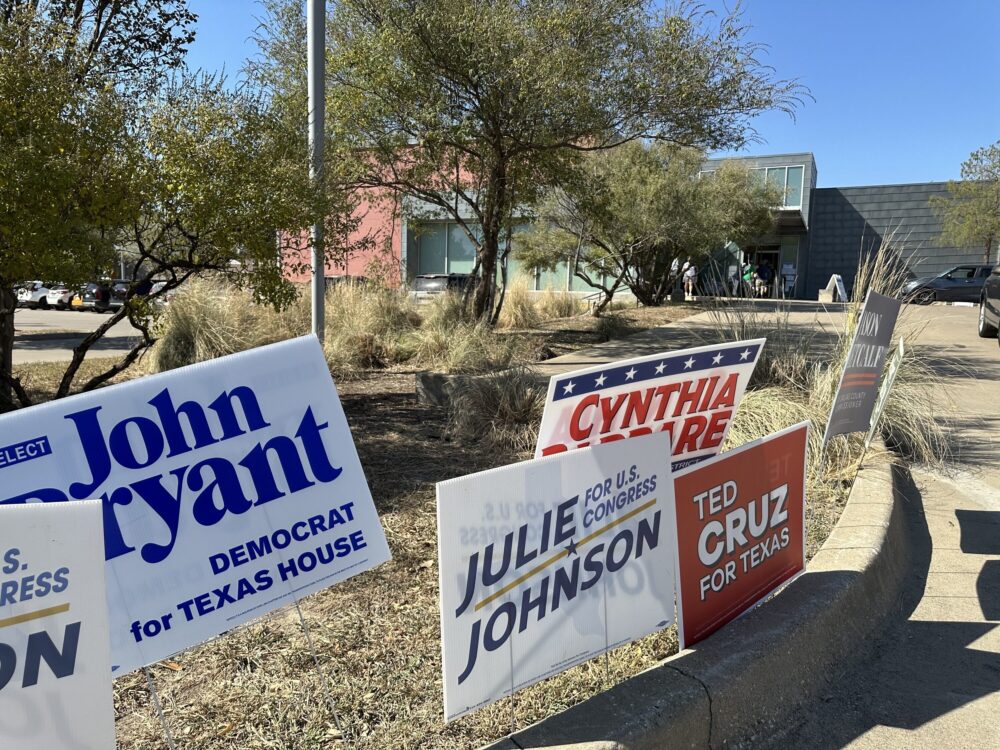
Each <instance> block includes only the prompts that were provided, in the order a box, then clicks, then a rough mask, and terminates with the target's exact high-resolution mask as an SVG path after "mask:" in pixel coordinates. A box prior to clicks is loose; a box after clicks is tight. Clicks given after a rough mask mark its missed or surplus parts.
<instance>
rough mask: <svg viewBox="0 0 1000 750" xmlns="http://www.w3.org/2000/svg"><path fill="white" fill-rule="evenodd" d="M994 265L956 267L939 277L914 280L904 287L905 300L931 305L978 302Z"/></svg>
mask: <svg viewBox="0 0 1000 750" xmlns="http://www.w3.org/2000/svg"><path fill="white" fill-rule="evenodd" d="M992 271H993V266H992V265H968V266H955V267H954V268H951V269H949V270H947V271H945V272H944V273H942V274H939V275H937V276H927V277H924V278H922V279H914V280H913V281H910V282H908V283H907V284H906V286H904V287H903V299H904V300H906V301H907V302H916V303H917V304H921V305H929V304H930V303H931V302H978V301H979V297H980V295H981V294H982V291H983V283H984V282H985V281H986V279H987V278H988V277H989V275H990V273H991V272H992Z"/></svg>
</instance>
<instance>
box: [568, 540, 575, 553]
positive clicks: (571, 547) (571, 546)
mask: <svg viewBox="0 0 1000 750" xmlns="http://www.w3.org/2000/svg"><path fill="white" fill-rule="evenodd" d="M566 552H567V553H568V554H569V555H575V554H577V551H576V540H575V539H570V540H569V544H567V545H566Z"/></svg>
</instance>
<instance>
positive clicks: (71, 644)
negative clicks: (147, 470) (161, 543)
mask: <svg viewBox="0 0 1000 750" xmlns="http://www.w3.org/2000/svg"><path fill="white" fill-rule="evenodd" d="M102 526H103V522H102V519H101V504H100V503H99V502H97V501H88V502H82V503H73V504H72V505H63V506H53V505H29V506H17V507H0V529H2V538H0V748H3V750H84V749H85V750H110V749H112V748H114V746H115V710H114V705H113V701H112V695H111V670H110V669H109V668H108V664H109V663H110V655H109V651H108V609H107V605H106V603H105V584H104V555H103V554H101V544H100V542H101V538H102Z"/></svg>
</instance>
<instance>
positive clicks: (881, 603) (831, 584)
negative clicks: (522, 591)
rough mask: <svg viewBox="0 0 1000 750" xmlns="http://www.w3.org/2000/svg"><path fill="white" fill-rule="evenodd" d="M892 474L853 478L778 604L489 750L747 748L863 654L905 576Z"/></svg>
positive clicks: (886, 470) (875, 469)
mask: <svg viewBox="0 0 1000 750" xmlns="http://www.w3.org/2000/svg"><path fill="white" fill-rule="evenodd" d="M900 470H901V469H899V468H898V467H893V466H891V465H888V464H883V465H877V466H871V467H868V468H865V469H864V470H862V471H861V472H860V473H859V475H858V478H857V481H856V483H855V485H854V488H853V491H852V493H851V496H850V498H849V499H848V502H847V505H846V506H845V508H844V512H843V514H842V515H841V517H840V521H839V522H838V523H837V526H836V528H835V529H834V531H833V533H832V534H831V535H830V537H829V538H828V539H827V541H826V543H825V544H824V545H823V547H822V548H821V549H820V551H819V552H818V553H817V554H816V556H815V557H813V559H812V560H811V561H810V563H809V566H808V569H807V571H806V573H805V574H803V575H802V576H800V577H799V578H798V579H796V580H795V581H793V582H792V583H791V584H790V585H789V586H788V587H787V588H785V590H784V591H782V592H781V594H780V595H779V596H776V597H774V598H773V599H771V600H770V601H769V602H767V603H766V604H765V605H763V606H761V607H758V608H757V609H756V610H755V611H753V612H752V613H750V614H749V615H747V616H746V617H743V618H742V619H740V620H739V621H737V622H734V623H732V624H730V625H728V626H727V627H725V628H723V629H722V630H720V631H718V632H717V633H715V634H714V635H712V636H711V637H710V638H708V639H707V640H705V641H703V642H701V643H699V644H698V646H697V647H696V648H694V649H688V650H686V651H683V652H681V653H679V654H677V655H676V656H673V657H671V658H670V659H667V660H666V661H664V662H662V663H661V664H659V665H657V666H656V667H653V668H652V669H649V670H647V671H646V672H643V673H641V674H639V675H637V676H635V677H633V678H632V679H630V680H628V681H626V682H623V683H622V684H620V685H617V686H615V687H614V688H612V689H610V690H608V691H606V692H604V693H601V694H599V695H596V696H594V697H593V698H590V699H589V700H587V701H585V702H583V703H581V704H579V705H577V706H574V707H573V708H570V709H568V710H566V711H563V712H562V713H559V714H556V715H555V716H551V717H549V718H548V719H545V720H544V721H541V722H539V723H537V724H534V725H532V726H530V727H528V728H526V729H524V730H522V731H520V732H518V733H516V734H514V735H513V736H512V737H511V738H508V739H504V740H501V741H500V742H497V743H494V744H493V745H490V746H489V748H488V750H515V749H516V748H521V749H524V748H575V749H576V750H626V749H627V750H646V749H647V748H648V750H654V748H656V749H659V748H720V747H739V746H741V745H744V744H749V743H751V742H752V741H753V739H754V738H755V737H759V736H762V735H769V734H771V732H772V730H773V729H774V728H775V727H777V726H778V724H779V723H780V722H781V721H782V720H783V719H784V718H785V717H786V716H787V715H788V713H789V712H790V711H791V710H792V709H794V708H795V707H796V706H797V705H798V704H799V703H801V702H802V701H803V700H805V699H807V698H809V697H810V696H812V695H814V694H816V693H817V692H819V691H822V690H823V689H824V688H826V687H827V686H828V685H829V684H830V683H832V682H833V681H834V679H835V678H836V677H837V676H838V675H839V674H840V673H842V672H843V671H844V670H845V669H846V668H847V667H849V666H850V665H851V664H852V663H853V662H854V661H855V660H856V658H857V657H858V656H860V655H861V654H863V653H864V647H863V644H864V642H865V641H866V639H867V638H868V637H869V636H870V635H871V634H872V633H873V632H875V631H877V630H878V629H879V628H880V626H881V625H882V622H883V621H884V619H885V617H886V616H887V615H888V614H889V613H890V612H891V611H893V609H894V608H895V607H896V606H897V605H898V601H899V595H900V590H901V583H902V580H903V576H904V573H905V567H906V549H907V548H906V540H905V529H904V520H903V518H902V508H901V505H902V501H901V500H897V499H896V495H897V494H898V493H897V491H896V486H897V482H898V478H897V476H896V473H897V472H898V471H900Z"/></svg>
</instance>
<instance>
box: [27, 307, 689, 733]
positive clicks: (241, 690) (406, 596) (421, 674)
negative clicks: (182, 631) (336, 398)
mask: <svg viewBox="0 0 1000 750" xmlns="http://www.w3.org/2000/svg"><path fill="white" fill-rule="evenodd" d="M440 305H441V307H440V308H432V309H428V310H426V317H425V319H424V320H423V321H422V322H421V323H420V326H419V327H424V326H428V327H433V328H439V329H442V330H447V329H448V326H449V325H451V324H454V323H456V322H457V323H458V324H459V325H462V324H463V319H462V317H461V315H460V314H458V313H456V312H455V310H454V307H453V305H452V302H450V301H446V300H442V301H441V302H440ZM697 311H698V309H697V308H694V307H689V308H680V307H678V308H663V309H655V310H633V311H628V312H627V313H622V315H623V316H626V317H627V318H628V319H629V320H630V321H632V322H633V324H634V325H636V327H647V326H650V325H656V324H662V323H665V322H669V321H671V320H675V319H677V318H679V317H683V315H686V314H691V313H693V312H697ZM287 315H289V316H290V320H289V321H285V322H281V321H279V323H280V325H281V326H282V329H279V330H291V331H295V332H298V331H300V330H302V326H304V325H305V324H304V321H305V320H306V319H307V318H306V316H305V315H304V314H303V310H302V309H301V308H296V309H294V310H293V311H290V312H289V313H287ZM428 319H429V320H430V321H431V322H428ZM543 325H546V326H548V327H547V329H546V330H545V331H539V332H534V333H532V334H531V335H530V336H528V335H521V334H509V333H505V334H501V335H499V336H497V338H499V339H504V338H513V339H516V340H520V341H527V342H529V343H530V344H531V346H535V345H536V342H537V340H538V339H539V338H544V340H546V341H550V342H554V341H557V340H558V342H559V343H558V345H559V346H560V347H573V346H585V345H588V344H591V343H593V342H594V341H595V340H596V338H595V333H594V325H595V321H594V320H593V319H592V318H589V317H586V316H581V317H579V318H573V319H570V320H565V321H559V322H556V323H551V324H543ZM369 330H371V329H369ZM413 330H415V329H413ZM411 332H412V331H411ZM202 346H203V347H204V348H203V349H202V351H203V352H205V353H207V352H209V351H211V350H210V349H208V347H207V344H202ZM530 350H531V347H530V346H528V347H527V348H526V349H525V351H524V352H521V353H520V354H519V355H518V356H527V352H528V351H530ZM411 356H414V357H415V356H416V355H411ZM86 366H88V367H95V369H96V368H98V367H100V366H101V363H98V362H94V363H88V365H86ZM20 372H21V374H27V375H28V376H29V378H30V379H31V382H32V383H33V384H34V387H35V391H36V393H38V394H39V395H40V397H41V398H44V397H45V395H44V394H45V393H51V390H52V389H54V386H55V383H54V378H55V377H56V376H57V375H59V374H61V366H58V365H54V366H38V365H35V366H31V367H26V368H22V369H21V371H20ZM515 372H517V371H515ZM141 374H142V373H141V372H140V371H136V372H135V373H134V375H136V376H138V375H141ZM516 378H517V376H516V375H510V376H506V377H504V376H499V377H498V378H497V379H498V380H500V381H506V384H505V386H504V387H503V388H500V389H499V398H498V399H497V400H495V401H490V400H489V399H491V398H492V395H491V394H489V393H484V394H480V395H479V396H478V398H479V399H480V401H479V402H477V405H479V406H480V407H481V406H482V405H483V404H488V408H487V409H484V410H483V411H489V412H491V413H492V412H493V411H495V413H496V414H497V415H504V416H503V418H502V419H498V420H492V421H491V422H492V423H491V422H487V423H486V424H485V425H484V426H483V427H481V428H480V429H479V434H480V435H487V433H488V436H487V437H486V438H485V439H484V440H477V441H475V442H473V441H471V440H469V439H467V438H466V437H465V436H463V435H460V434H459V433H457V432H456V431H455V428H454V426H453V425H452V424H451V423H450V421H449V418H448V415H447V414H446V413H445V412H444V411H443V410H440V409H435V408H433V407H429V406H424V405H421V404H418V403H417V402H416V399H415V395H414V381H413V375H412V372H401V371H393V370H391V369H390V370H388V371H386V370H384V369H377V368H374V367H373V368H370V369H365V368H362V370H361V371H360V372H358V373H357V377H354V378H352V379H347V380H344V379H342V378H338V389H339V390H340V393H341V398H342V401H343V403H344V408H345V412H346V413H347V417H348V420H349V422H350V424H351V426H352V430H353V433H354V436H355V441H356V443H357V446H358V451H359V455H360V457H361V461H362V465H363V466H364V469H365V473H366V475H367V477H368V478H369V483H370V485H371V489H372V493H373V496H374V497H375V499H376V504H377V508H378V511H379V514H380V517H381V520H382V523H383V525H384V527H385V529H386V535H387V538H388V540H389V544H390V547H391V549H392V553H393V560H392V562H390V563H387V564H385V565H382V566H380V567H379V568H377V569H376V570H372V571H369V572H366V573H364V574H362V575H360V576H358V577H356V578H355V579H352V580H350V581H347V582H345V583H344V584H341V585H339V586H337V587H335V588H332V589H328V590H326V591H323V592H320V593H318V594H316V595H314V596H311V597H308V598H307V599H305V600H303V602H302V609H303V612H304V614H305V617H306V619H307V621H308V622H309V625H310V630H311V634H312V638H313V641H314V643H315V645H316V648H317V651H318V655H319V660H320V663H321V664H322V665H323V669H324V671H325V672H326V673H327V674H328V675H330V677H331V686H332V687H331V689H332V694H333V698H334V704H335V706H336V710H337V712H338V713H339V716H340V720H341V723H342V725H343V728H344V735H345V737H344V739H343V740H341V739H339V738H338V732H337V730H336V728H335V721H334V717H333V713H332V712H331V710H330V707H329V705H328V703H327V701H326V695H325V690H324V687H323V685H324V683H323V679H322V675H321V674H320V673H319V672H317V670H316V668H315V666H314V665H313V663H312V657H311V655H310V653H309V651H308V648H307V646H306V642H305V638H304V636H303V633H302V631H301V628H300V627H299V625H298V620H297V616H296V615H295V613H294V610H292V611H288V610H285V611H282V612H278V613H274V614H273V615H272V616H270V617H268V618H265V619H263V620H261V621H259V622H257V623H254V624H252V625H250V626H247V627H244V628H240V629H237V630H234V631H232V632H230V633H228V634H226V635H224V636H221V637H220V638H218V639H216V640H214V641H212V642H210V643H208V644H205V645H203V646H200V647H198V648H195V649H191V650H189V651H187V652H184V653H182V654H180V655H178V656H177V657H175V658H174V659H172V660H170V661H168V662H163V663H161V664H160V665H157V666H155V667H154V668H153V671H154V675H155V678H156V681H157V685H158V687H159V690H160V694H161V697H162V699H163V701H164V708H165V711H166V716H167V721H168V722H169V725H170V727H171V729H172V731H173V734H174V736H175V737H176V738H177V741H178V747H181V748H198V749H199V750H223V749H225V750H235V749H237V748H238V749H240V750H243V749H246V750H276V749H278V748H289V749H291V748H295V749H296V750H298V749H300V748H302V749H305V750H319V749H320V748H324V749H326V748H360V749H362V750H376V749H377V750H382V749H384V748H413V749H414V750H417V749H419V750H424V749H425V748H430V749H435V748H445V749H449V750H450V749H452V748H469V747H476V746H478V745H480V744H484V743H487V742H489V741H492V740H494V739H499V738H501V737H503V736H504V735H505V734H506V733H507V732H508V731H509V729H510V724H511V712H512V710H513V713H514V718H515V721H516V724H517V725H518V726H524V725H526V724H529V723H531V722H534V721H537V720H539V719H542V718H544V717H545V716H548V715H550V714H551V713H554V712H556V711H559V710H561V709H563V708H566V707H569V706H571V705H574V704H576V703H579V702H580V701H582V700H584V699H586V698H588V697H590V696H591V695H593V694H595V693H597V692H599V691H601V690H604V689H607V688H608V687H611V686H612V685H614V684H616V683H618V682H621V681H623V680H625V679H627V678H629V677H631V676H633V675H634V674H636V673H638V672H640V671H642V670H644V669H646V668H649V667H651V666H653V665H655V664H656V663H658V662H659V661H661V660H662V659H664V658H665V657H667V656H669V655H670V654H672V653H675V652H676V650H677V641H676V633H675V632H674V631H673V630H672V629H670V630H666V631H663V632H660V633H657V634H655V635H652V636H649V637H647V638H644V639H641V640H639V641H637V642H635V643H633V644H630V645H628V646H626V647H623V648H620V649H617V650H616V651H615V652H613V653H612V654H610V655H609V657H608V658H607V660H595V661H592V662H589V663H587V664H583V665H580V666H578V667H576V668H574V669H572V670H570V671H568V672H566V673H564V674H561V675H558V676H557V677H554V678H552V679H549V680H546V681H544V682H542V683H540V684H538V685H535V686H532V687H531V688H529V689H527V690H524V691H522V692H520V693H518V695H517V696H516V698H515V699H513V700H510V699H507V700H503V701H501V702H499V703H497V704H495V705H493V706H490V707H488V708H486V709H484V710H482V711H479V712H477V713H475V714H473V715H471V716H468V717H465V718H463V719H460V720H458V721H456V722H453V723H452V724H449V725H447V726H446V725H445V724H444V723H443V717H442V707H441V662H440V636H439V620H438V574H437V549H436V544H437V542H436V506H435V499H434V483H435V482H438V481H442V480H444V479H449V478H451V477H454V476H460V475H463V474H467V473H470V472H474V471H479V470H482V469H486V468H491V467H494V466H498V465H502V464H505V463H509V462H511V461H514V460H517V459H518V458H523V457H524V454H525V453H527V452H529V451H530V450H531V447H532V443H533V440H534V427H535V426H536V425H537V411H536V409H537V403H538V402H537V400H536V399H537V396H536V395H534V394H533V393H532V392H531V390H530V389H529V388H528V387H527V385H528V384H527V383H526V382H522V381H517V380H516ZM532 420H534V424H532V426H531V427H530V428H529V427H528V424H529V422H531V421H532ZM518 422H519V423H520V427H519V428H516V429H510V427H509V426H510V425H511V424H517V423H518ZM115 707H116V716H117V729H118V738H119V747H120V748H122V750H161V749H162V748H165V747H166V745H165V743H164V741H163V739H162V732H161V729H160V726H159V723H158V721H157V719H156V715H155V713H154V711H153V708H152V705H151V703H150V697H149V693H148V690H147V688H146V685H145V679H144V678H143V677H142V676H141V675H130V676H125V677H122V678H119V679H118V680H116V682H115Z"/></svg>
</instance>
